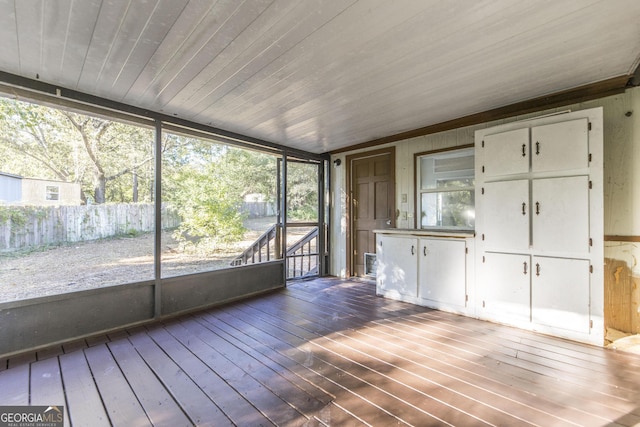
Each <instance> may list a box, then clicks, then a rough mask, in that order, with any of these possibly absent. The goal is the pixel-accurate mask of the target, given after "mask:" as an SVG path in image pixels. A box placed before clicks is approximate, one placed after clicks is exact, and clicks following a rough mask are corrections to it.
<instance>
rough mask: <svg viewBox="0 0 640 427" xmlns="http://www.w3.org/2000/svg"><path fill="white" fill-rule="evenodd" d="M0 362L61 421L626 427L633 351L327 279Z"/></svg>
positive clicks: (4, 380) (637, 395)
mask: <svg viewBox="0 0 640 427" xmlns="http://www.w3.org/2000/svg"><path fill="white" fill-rule="evenodd" d="M0 364H1V366H0V405H26V404H34V405H35V404H38V405H52V404H57V405H64V406H65V410H66V411H67V415H68V416H67V418H66V421H67V425H74V426H101V425H115V426H148V425H155V426H183V425H184V426H187V425H211V426H225V425H240V426H261V425H263V426H270V425H278V426H301V425H302V426H323V425H328V426H350V425H372V426H390V425H413V426H429V425H454V426H482V425H504V426H519V425H522V426H525V425H536V426H564V425H566V426H617V425H621V426H633V425H640V357H638V356H635V355H630V354H625V353H618V352H615V351H611V350H605V349H601V348H595V347H590V346H586V345H581V344H577V343H574V342H570V341H565V340H561V339H556V338H551V337H546V336H543V335H538V334H534V333H529V332H525V331H521V330H518V329H513V328H509V327H504V326H500V325H496V324H492V323H487V322H482V321H477V320H474V319H470V318H466V317H461V316H456V315H452V314H448V313H444V312H439V311H434V310H429V309H425V308H421V307H416V306H413V305H410V304H404V303H400V302H395V301H391V300H387V299H383V298H379V297H376V296H375V295H374V287H373V286H372V285H371V284H366V283H361V282H355V281H344V280H338V279H332V278H327V279H316V280H311V281H305V282H297V283H293V284H291V285H290V286H289V287H288V288H287V289H286V290H283V291H280V292H276V293H272V294H268V295H266V296H263V297H260V298H255V299H251V300H248V301H244V302H239V303H234V304H231V305H226V306H224V307H219V308H214V309H211V310H207V311H203V312H200V313H197V314H193V315H189V316H184V317H181V318H178V319H175V320H172V321H167V322H164V323H161V324H154V325H152V326H147V327H144V328H135V329H131V330H128V331H122V332H120V333H115V334H111V335H107V336H100V337H93V338H92V339H90V340H81V341H76V342H72V343H68V344H66V345H63V346H59V347H56V348H51V349H47V350H46V351H41V352H38V353H35V354H25V355H21V356H20V357H16V358H12V359H9V360H3V361H0ZM69 418H70V419H69Z"/></svg>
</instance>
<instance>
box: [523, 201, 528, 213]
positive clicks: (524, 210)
mask: <svg viewBox="0 0 640 427" xmlns="http://www.w3.org/2000/svg"><path fill="white" fill-rule="evenodd" d="M526 211H527V204H526V203H525V202H522V215H526V214H527V213H526Z"/></svg>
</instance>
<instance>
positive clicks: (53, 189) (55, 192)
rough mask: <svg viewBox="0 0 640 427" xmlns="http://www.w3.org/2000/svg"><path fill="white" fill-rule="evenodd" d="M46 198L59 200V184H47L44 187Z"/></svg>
mask: <svg viewBox="0 0 640 427" xmlns="http://www.w3.org/2000/svg"><path fill="white" fill-rule="evenodd" d="M45 198H46V200H60V186H59V185H47V186H46V188H45Z"/></svg>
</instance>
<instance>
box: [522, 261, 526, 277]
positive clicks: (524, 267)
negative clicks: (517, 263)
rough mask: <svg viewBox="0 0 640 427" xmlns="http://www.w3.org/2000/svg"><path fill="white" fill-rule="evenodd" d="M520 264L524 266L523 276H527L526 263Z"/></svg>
mask: <svg viewBox="0 0 640 427" xmlns="http://www.w3.org/2000/svg"><path fill="white" fill-rule="evenodd" d="M522 264H524V271H523V273H524V274H527V261H525V262H523V263H522Z"/></svg>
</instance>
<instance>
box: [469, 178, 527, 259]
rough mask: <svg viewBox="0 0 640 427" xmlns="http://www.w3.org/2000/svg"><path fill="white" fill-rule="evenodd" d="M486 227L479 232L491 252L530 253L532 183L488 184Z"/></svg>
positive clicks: (485, 191) (484, 206) (484, 195)
mask: <svg viewBox="0 0 640 427" xmlns="http://www.w3.org/2000/svg"><path fill="white" fill-rule="evenodd" d="M480 197H482V215H483V218H484V219H483V224H484V226H483V227H481V228H480V229H479V230H478V231H479V232H480V234H481V235H480V238H481V239H482V241H483V242H484V244H485V248H486V249H487V250H495V251H526V250H528V249H529V241H530V238H529V216H530V207H529V180H527V179H520V180H516V181H498V182H490V183H486V184H485V185H484V187H483V192H482V191H481V196H480Z"/></svg>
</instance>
